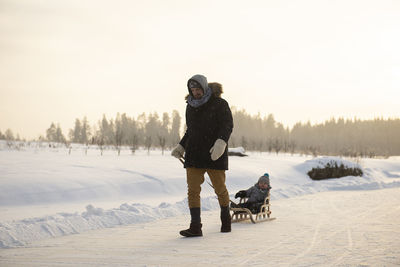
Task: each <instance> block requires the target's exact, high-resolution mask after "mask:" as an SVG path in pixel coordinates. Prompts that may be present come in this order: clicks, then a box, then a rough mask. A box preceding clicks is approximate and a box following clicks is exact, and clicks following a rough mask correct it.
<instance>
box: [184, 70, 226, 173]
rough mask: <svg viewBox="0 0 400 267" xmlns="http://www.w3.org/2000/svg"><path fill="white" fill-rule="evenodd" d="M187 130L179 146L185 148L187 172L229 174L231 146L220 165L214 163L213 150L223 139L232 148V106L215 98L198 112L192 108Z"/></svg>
mask: <svg viewBox="0 0 400 267" xmlns="http://www.w3.org/2000/svg"><path fill="white" fill-rule="evenodd" d="M194 77H196V76H194ZM200 84H201V85H202V86H208V84H204V83H200ZM203 88H204V87H203ZM189 93H191V92H190V90H189ZM186 126H187V129H186V132H185V135H184V136H183V138H182V140H181V141H180V142H179V143H180V144H181V145H182V146H183V147H184V148H185V168H204V169H215V170H227V169H228V146H226V149H225V152H224V154H223V155H222V156H221V157H220V158H219V159H217V160H216V161H213V160H212V159H211V154H210V149H211V147H212V146H213V145H214V143H215V141H216V140H217V139H222V140H224V141H225V142H226V143H227V144H228V140H229V137H230V135H231V133H232V129H233V119H232V113H231V110H230V108H229V105H228V102H226V101H225V100H224V99H222V98H220V97H218V96H216V95H215V94H213V95H212V96H211V97H210V99H209V100H208V101H207V102H206V103H205V104H203V105H201V106H199V107H197V108H194V107H192V106H191V105H189V104H188V105H187V106H186Z"/></svg>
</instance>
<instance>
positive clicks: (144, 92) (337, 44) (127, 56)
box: [0, 0, 400, 138]
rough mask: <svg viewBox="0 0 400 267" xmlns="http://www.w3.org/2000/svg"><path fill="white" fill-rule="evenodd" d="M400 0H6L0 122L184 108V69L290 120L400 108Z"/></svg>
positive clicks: (34, 133)
mask: <svg viewBox="0 0 400 267" xmlns="http://www.w3.org/2000/svg"><path fill="white" fill-rule="evenodd" d="M399 47H400V1H398V0H392V1H388V0H376V1H368V0H343V1H341V0H302V1H300V0H298V1H289V0H279V1H276V0H269V1H268V0H262V1H251V0H250V1H234V0H222V1H217V0H210V1H209V0H203V1H189V0H175V1H169V0H160V1H151V0H146V1H133V0H132V1H128V0H126V1H122V0H116V1H99V0H87V1H82V0H68V1H61V0H42V1H39V0H29V1H27V0H0V130H1V131H2V132H3V133H4V131H5V130H6V129H7V128H11V129H12V130H13V131H14V132H18V133H20V135H21V136H22V137H27V138H37V137H38V136H39V134H42V135H44V134H45V130H46V129H47V128H48V127H49V126H50V123H51V122H56V123H60V124H61V126H62V128H63V130H64V134H65V135H67V133H68V132H67V130H68V129H69V128H72V127H73V123H74V120H75V118H83V116H87V118H88V120H89V121H90V122H91V123H95V122H97V121H98V120H99V119H101V117H102V114H106V116H107V117H108V118H111V117H113V118H114V117H115V115H116V113H117V112H120V113H127V114H128V115H129V116H134V117H135V118H136V117H137V115H139V114H140V113H142V112H146V113H149V112H155V111H157V112H159V114H161V113H162V112H169V113H170V112H172V110H174V109H176V110H178V111H179V112H180V113H181V115H182V116H183V115H184V110H185V106H186V104H185V101H184V96H185V95H186V94H187V89H186V81H187V79H188V78H190V76H192V75H194V74H198V73H199V74H204V75H205V76H207V77H208V80H209V82H213V81H217V82H220V83H222V84H223V86H224V90H225V93H224V94H223V97H224V98H225V99H227V100H228V102H229V104H230V105H231V106H236V107H237V108H239V109H241V108H244V109H246V110H247V111H248V112H249V113H251V114H257V113H258V112H260V114H261V115H267V114H269V113H273V114H274V116H275V119H276V120H277V121H279V122H282V123H283V124H284V125H287V126H292V125H293V124H294V123H295V122H298V121H302V122H306V121H308V120H310V121H311V122H312V123H315V122H321V121H324V120H327V119H329V118H331V117H335V118H338V117H345V118H353V117H355V116H357V117H358V118H362V119H369V118H374V117H378V116H379V117H380V116H383V117H385V118H387V117H400V105H399V104H398V102H399V99H400V49H399Z"/></svg>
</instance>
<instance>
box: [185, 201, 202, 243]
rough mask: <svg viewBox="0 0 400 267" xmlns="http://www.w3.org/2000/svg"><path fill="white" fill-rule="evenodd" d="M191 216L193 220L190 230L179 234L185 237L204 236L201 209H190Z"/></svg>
mask: <svg viewBox="0 0 400 267" xmlns="http://www.w3.org/2000/svg"><path fill="white" fill-rule="evenodd" d="M190 216H191V217H192V220H191V222H190V227H189V229H186V230H182V231H180V232H179V233H180V234H181V235H182V236H185V237H195V236H203V232H202V231H201V227H202V224H201V218H200V208H190Z"/></svg>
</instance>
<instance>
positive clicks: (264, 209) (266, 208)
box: [230, 193, 276, 223]
mask: <svg viewBox="0 0 400 267" xmlns="http://www.w3.org/2000/svg"><path fill="white" fill-rule="evenodd" d="M269 200H270V194H269V193H268V196H267V197H266V198H265V199H264V203H263V204H262V205H261V207H260V210H259V211H258V213H255V214H253V213H252V212H251V211H250V210H249V209H247V208H232V207H231V208H230V210H231V211H233V213H232V216H231V220H232V222H233V223H234V222H240V221H246V220H248V219H250V220H251V222H252V223H257V222H264V221H272V220H275V219H276V218H272V217H271V208H270V206H271V204H270V201H269ZM246 201H247V198H240V201H239V204H240V203H245V202H246Z"/></svg>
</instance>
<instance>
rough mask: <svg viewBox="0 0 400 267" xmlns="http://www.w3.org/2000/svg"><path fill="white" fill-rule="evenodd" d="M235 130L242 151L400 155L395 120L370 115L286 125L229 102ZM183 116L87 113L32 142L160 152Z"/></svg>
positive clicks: (176, 135)
mask: <svg viewBox="0 0 400 267" xmlns="http://www.w3.org/2000/svg"><path fill="white" fill-rule="evenodd" d="M232 115H233V120H234V129H233V133H232V135H231V138H230V140H229V147H239V146H241V147H243V148H245V149H246V150H247V151H260V152H263V151H268V152H270V153H277V154H278V153H280V152H285V153H292V154H293V153H300V154H312V155H314V156H317V155H337V156H349V157H377V156H380V157H382V156H383V157H388V156H394V155H400V119H399V118H396V119H383V118H375V119H373V120H359V119H343V118H338V119H334V118H332V119H330V120H327V121H325V122H324V123H320V124H314V125H311V123H310V122H307V123H300V122H299V123H297V124H295V125H294V126H293V127H292V128H291V129H289V128H288V127H286V128H285V127H284V126H283V124H282V123H280V122H277V121H275V119H274V116H273V115H272V114H269V115H268V116H264V117H261V115H260V114H257V115H250V114H248V113H247V112H246V111H245V110H237V109H236V108H234V107H232ZM181 123H182V117H181V116H180V114H179V112H178V111H176V110H174V111H173V112H172V113H171V114H169V113H163V114H162V116H159V115H158V114H157V113H156V112H155V113H150V114H145V113H142V114H140V115H139V116H137V117H136V118H134V117H129V116H128V115H127V114H125V113H124V114H119V113H118V114H117V115H116V117H115V118H111V119H107V118H106V116H104V115H103V118H102V119H101V120H99V121H98V122H97V124H94V125H92V126H91V124H90V123H89V122H88V121H87V119H86V117H84V118H83V119H78V118H77V119H76V120H75V126H74V128H73V129H70V130H69V132H68V137H66V136H65V135H64V134H63V132H62V130H61V127H60V125H59V124H55V123H51V125H50V127H49V128H48V129H47V130H46V134H45V136H43V137H40V138H39V140H37V141H49V142H56V143H63V144H65V145H66V146H67V147H69V146H70V144H71V143H81V144H86V145H97V146H99V147H100V149H101V150H102V149H103V148H104V147H106V146H113V147H115V149H116V150H117V151H118V153H119V151H120V148H121V146H129V147H130V148H131V150H132V152H134V151H135V150H136V149H137V148H139V147H144V148H146V149H148V150H150V149H152V148H160V149H162V150H163V151H164V150H165V149H170V148H172V147H174V146H175V145H176V144H177V143H178V142H179V140H180V138H181V136H182V131H181ZM0 139H5V140H8V141H15V140H19V136H18V135H17V137H14V134H13V133H12V131H11V130H6V132H5V133H2V132H1V131H0Z"/></svg>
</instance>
